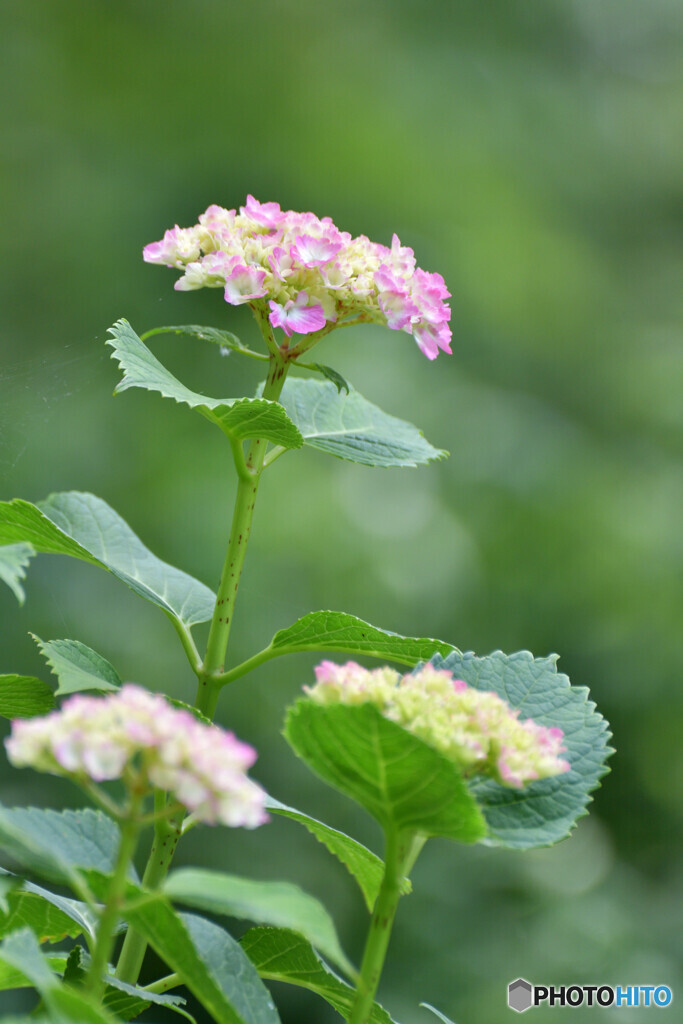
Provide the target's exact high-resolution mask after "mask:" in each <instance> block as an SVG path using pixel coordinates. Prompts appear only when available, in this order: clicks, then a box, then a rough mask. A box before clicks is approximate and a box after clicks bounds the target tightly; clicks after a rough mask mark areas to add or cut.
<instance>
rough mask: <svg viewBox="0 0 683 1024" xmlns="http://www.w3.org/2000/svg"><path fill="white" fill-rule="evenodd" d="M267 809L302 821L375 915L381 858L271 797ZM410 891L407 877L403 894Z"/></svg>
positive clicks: (381, 872) (347, 837)
mask: <svg viewBox="0 0 683 1024" xmlns="http://www.w3.org/2000/svg"><path fill="white" fill-rule="evenodd" d="M266 807H267V809H268V810H269V811H272V812H273V813H274V814H281V815H282V816H283V817H285V818H291V819H292V820H293V821H298V822H300V823H301V824H302V825H303V826H304V828H305V829H307V830H308V831H309V832H310V833H311V835H313V836H315V838H316V839H317V840H318V842H320V843H322V844H323V846H326V847H327V849H328V850H329V851H330V853H331V854H333V855H334V856H335V857H336V858H337V859H338V860H340V861H341V862H342V864H343V865H344V867H345V868H346V869H347V870H348V872H349V873H350V874H351V875H352V876H353V878H355V879H356V881H357V882H358V885H359V886H360V890H361V892H362V893H363V899H364V900H365V905H366V906H367V908H368V910H369V911H370V913H372V908H373V907H374V905H375V900H376V899H377V894H378V892H379V888H380V886H381V884H382V876H383V874H384V864H383V862H382V861H381V860H380V859H379V857H378V856H377V855H376V854H374V853H372V851H371V850H368V848H367V846H363V844H362V843H359V842H357V840H355V839H352V838H351V836H347V835H346V834H345V833H344V832H339V831H338V830H337V829H336V828H332V827H331V826H330V825H325V824H324V822H322V821H318V820H317V818H311V816H310V815H309V814H304V813H303V811H297V810H296V809H295V808H294V807H287V805H286V804H281V803H280V801H279V800H275V799H274V797H272V796H268V797H267V798H266ZM411 888H412V887H411V884H410V880H409V879H408V878H404V879H403V883H402V890H401V891H402V892H403V893H404V894H405V893H408V892H410V890H411Z"/></svg>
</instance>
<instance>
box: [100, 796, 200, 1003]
mask: <svg viewBox="0 0 683 1024" xmlns="http://www.w3.org/2000/svg"><path fill="white" fill-rule="evenodd" d="M165 799H166V795H165V793H162V792H161V791H160V790H157V792H156V793H155V794H154V803H155V807H156V808H157V809H159V805H160V803H161V801H162V800H165ZM184 817H185V810H184V809H183V810H180V811H178V813H177V814H175V815H174V816H173V817H171V818H166V819H162V820H161V821H158V822H157V823H156V825H155V827H154V841H153V843H152V849H151V850H150V854H149V859H148V861H147V867H146V868H145V873H144V875H143V876H142V888H143V889H151V890H154V889H157V888H158V887H159V886H160V885H161V883H162V882H163V880H164V879H165V878H166V875H167V874H168V870H169V868H170V866H171V860H172V859H173V854H174V853H175V848H176V846H177V845H178V840H179V839H180V836H181V835H182V825H183V818H184ZM146 949H147V942H146V940H145V939H144V938H143V936H142V935H141V934H140V933H139V932H136V931H135V929H134V928H129V929H128V931H127V932H126V937H125V939H124V940H123V946H122V947H121V955H120V957H119V962H118V964H117V967H116V977H117V978H118V979H119V980H120V981H126V982H128V984H129V985H134V984H135V983H136V982H137V980H138V977H139V975H140V969H141V968H142V961H143V960H144V958H145V951H146Z"/></svg>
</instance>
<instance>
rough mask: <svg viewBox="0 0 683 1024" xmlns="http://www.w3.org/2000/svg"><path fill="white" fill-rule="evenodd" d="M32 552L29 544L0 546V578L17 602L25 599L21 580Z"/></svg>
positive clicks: (20, 602) (33, 552)
mask: <svg viewBox="0 0 683 1024" xmlns="http://www.w3.org/2000/svg"><path fill="white" fill-rule="evenodd" d="M34 554H35V551H34V550H33V548H32V547H31V545H30V544H3V545H2V546H1V547H0V580H2V581H3V582H4V583H6V584H7V586H8V587H9V588H10V590H11V591H12V592H13V594H14V596H15V597H16V599H17V601H18V602H19V604H23V603H24V600H25V599H26V595H25V594H24V588H23V587H22V585H21V581H22V580H23V579H24V578H25V576H26V567H27V566H28V563H29V562H30V561H31V559H32V558H33V556H34Z"/></svg>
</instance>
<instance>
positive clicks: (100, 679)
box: [32, 634, 121, 696]
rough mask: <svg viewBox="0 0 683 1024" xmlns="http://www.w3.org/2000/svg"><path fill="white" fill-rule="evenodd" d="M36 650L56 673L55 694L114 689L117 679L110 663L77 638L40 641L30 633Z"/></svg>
mask: <svg viewBox="0 0 683 1024" xmlns="http://www.w3.org/2000/svg"><path fill="white" fill-rule="evenodd" d="M32 636H33V639H34V640H35V642H36V643H37V644H38V647H39V649H40V653H41V654H42V655H43V657H44V658H45V660H46V661H47V663H48V665H49V666H50V668H51V669H52V671H53V672H54V674H55V675H56V676H57V679H58V686H57V689H56V691H55V693H56V694H57V695H58V696H60V695H62V694H66V693H81V692H82V691H83V690H98V691H104V690H118V689H119V687H120V686H121V678H120V676H119V674H118V672H117V671H116V669H115V668H114V666H113V665H110V663H109V662H108V661H107V659H106V658H103V657H102V655H101V654H98V653H97V651H93V650H92V648H90V647H86V645H85V644H82V643H81V642H80V641H79V640H47V641H45V640H41V639H40V637H39V636H36V635H35V634H32Z"/></svg>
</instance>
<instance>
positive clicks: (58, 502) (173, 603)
mask: <svg viewBox="0 0 683 1024" xmlns="http://www.w3.org/2000/svg"><path fill="white" fill-rule="evenodd" d="M18 540H21V541H28V542H29V543H30V544H32V545H33V547H34V548H35V549H36V550H37V551H43V552H45V553H48V554H57V555H72V556H74V557H75V558H80V559H82V560H83V561H84V562H89V563H90V564H91V565H97V566H99V567H100V568H102V569H107V570H108V571H109V572H111V573H112V574H113V575H114V576H116V577H117V578H118V579H120V580H122V581H123V582H124V583H125V584H126V586H128V587H130V588H131V590H133V591H135V593H136V594H139V595H140V596H141V597H144V598H145V599H146V600H147V601H151V602H152V603H153V604H156V605H157V606H158V607H159V608H162V609H163V610H164V611H165V612H166V613H167V614H168V615H170V616H172V617H173V618H175V619H177V620H178V621H179V622H182V623H183V624H184V625H186V626H192V625H194V624H196V623H198V622H206V621H207V620H208V619H210V618H211V616H212V614H213V608H214V604H215V601H216V597H215V594H213V593H212V592H211V590H209V588H208V587H206V586H204V584H203V583H200V582H199V581H198V580H195V579H193V578H192V576H188V575H187V573H184V572H182V571H181V570H180V569H176V568H175V567H174V566H172V565H168V564H167V563H166V562H162V561H161V559H159V558H157V557H156V555H153V554H152V552H151V551H150V550H149V549H148V548H146V547H145V545H144V544H143V543H142V541H140V540H139V539H138V537H136V535H135V534H134V533H133V531H132V530H131V528H130V527H129V526H128V524H127V523H126V522H125V521H124V520H123V519H122V518H121V516H119V515H118V514H117V513H116V512H114V510H113V509H112V508H110V507H109V505H107V503H106V502H105V501H102V499H101V498H96V497H95V495H94V494H87V493H83V492H79V491H67V492H65V493H63V494H51V495H50V496H49V497H48V498H47V499H46V500H45V501H43V502H41V503H40V504H39V505H38V506H36V505H32V504H31V503H30V502H28V501H22V500H21V499H20V498H16V499H15V500H14V501H10V502H0V544H1V543H10V542H12V541H18Z"/></svg>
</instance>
